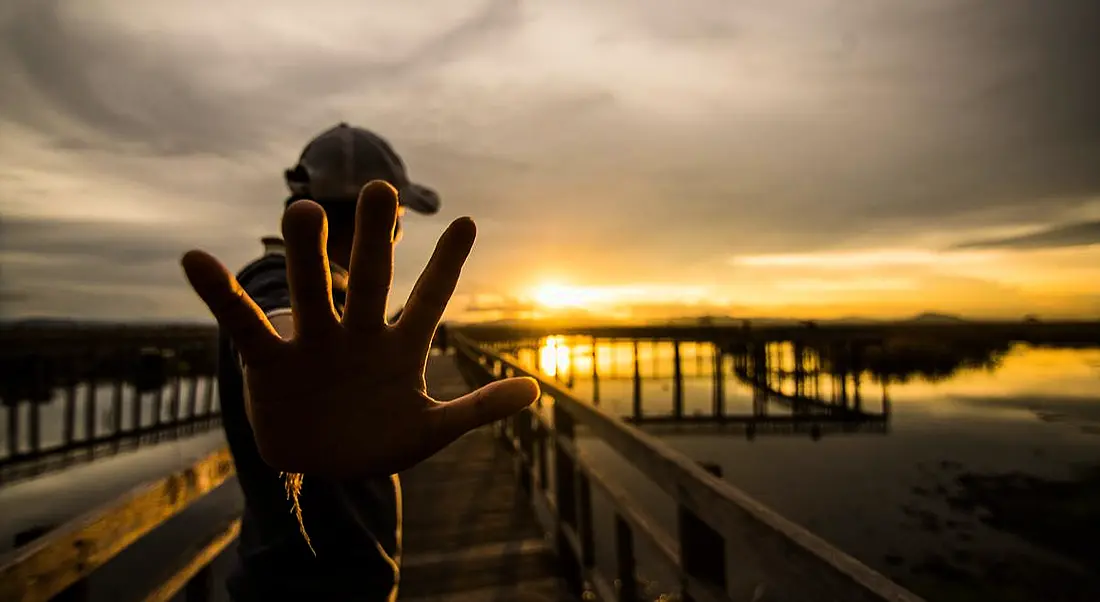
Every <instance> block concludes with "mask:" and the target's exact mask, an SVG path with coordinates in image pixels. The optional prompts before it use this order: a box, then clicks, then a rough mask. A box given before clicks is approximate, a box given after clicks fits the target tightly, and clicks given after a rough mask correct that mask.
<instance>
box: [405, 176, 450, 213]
mask: <svg viewBox="0 0 1100 602" xmlns="http://www.w3.org/2000/svg"><path fill="white" fill-rule="evenodd" d="M398 199H399V201H400V203H401V204H402V205H404V206H405V207H408V208H409V209H412V210H413V211H415V212H417V213H423V214H424V215H432V214H433V213H437V212H438V211H439V205H440V202H439V194H438V193H436V191H434V190H432V189H431V188H428V187H427V186H421V185H420V184H412V183H410V184H409V185H408V186H406V187H405V188H404V189H403V190H401V192H400V193H399V194H398Z"/></svg>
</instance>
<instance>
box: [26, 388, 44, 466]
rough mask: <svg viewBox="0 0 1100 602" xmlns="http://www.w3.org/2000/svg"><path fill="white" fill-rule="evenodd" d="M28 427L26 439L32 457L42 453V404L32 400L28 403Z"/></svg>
mask: <svg viewBox="0 0 1100 602" xmlns="http://www.w3.org/2000/svg"><path fill="white" fill-rule="evenodd" d="M30 403H31V407H30V408H28V409H30V425H29V428H28V431H29V432H28V433H27V435H28V438H29V443H30V448H31V449H30V453H31V454H32V457H34V456H37V455H38V454H39V453H41V451H42V403H41V402H39V401H37V400H34V399H32V400H31V401H30Z"/></svg>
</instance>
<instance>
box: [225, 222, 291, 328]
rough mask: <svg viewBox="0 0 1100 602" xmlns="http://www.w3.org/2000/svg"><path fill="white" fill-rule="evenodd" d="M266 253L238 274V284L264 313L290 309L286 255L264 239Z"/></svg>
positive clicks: (279, 248) (279, 247)
mask: <svg viewBox="0 0 1100 602" xmlns="http://www.w3.org/2000/svg"><path fill="white" fill-rule="evenodd" d="M263 242H264V253H263V255H261V256H260V257H258V258H256V259H254V260H252V261H251V262H249V263H248V265H246V266H245V267H243V268H241V270H240V271H239V272H237V282H239V283H240V285H241V288H243V289H244V291H245V292H246V293H248V295H249V296H250V297H252V300H253V301H255V302H256V304H257V305H259V306H260V309H262V310H264V312H271V311H273V310H276V309H282V308H286V307H290V289H289V285H288V284H287V276H286V255H285V253H283V252H282V249H281V246H276V245H273V244H271V242H270V240H269V239H266V238H265V239H264V240H263Z"/></svg>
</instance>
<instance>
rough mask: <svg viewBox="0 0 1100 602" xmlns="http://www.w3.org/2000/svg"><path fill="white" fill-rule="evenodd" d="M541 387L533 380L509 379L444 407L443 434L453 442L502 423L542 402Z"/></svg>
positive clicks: (482, 388)
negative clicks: (481, 428)
mask: <svg viewBox="0 0 1100 602" xmlns="http://www.w3.org/2000/svg"><path fill="white" fill-rule="evenodd" d="M539 394H540V391H539V383H538V381H537V380H535V379H533V378H530V377H521V378H506V379H503V380H498V381H495V382H492V383H489V384H488V385H485V386H484V387H481V388H480V389H478V390H476V391H474V392H472V393H468V394H466V395H463V396H462V397H459V398H458V399H455V400H454V401H449V402H446V403H444V404H443V405H442V406H441V407H440V409H441V410H444V411H443V412H441V416H442V419H443V424H442V425H441V428H440V431H441V432H442V433H444V436H445V437H446V438H447V439H448V440H450V441H453V440H454V439H457V438H459V437H461V436H462V435H464V434H466V433H467V432H469V431H472V430H474V429H476V428H478V427H479V426H484V425H486V424H489V423H492V422H496V421H497V420H503V419H505V418H507V417H509V416H511V415H512V414H515V413H516V412H519V411H520V410H522V409H523V408H526V407H527V406H529V405H531V404H532V403H534V401H535V400H536V399H538V398H539Z"/></svg>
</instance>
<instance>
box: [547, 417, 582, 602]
mask: <svg viewBox="0 0 1100 602" xmlns="http://www.w3.org/2000/svg"><path fill="white" fill-rule="evenodd" d="M553 414H554V433H555V442H554V484H555V486H556V491H555V492H554V501H555V504H554V505H555V507H556V508H557V512H558V516H557V523H558V524H557V534H556V535H557V536H556V538H555V540H556V541H555V545H556V548H557V553H558V558H560V559H561V560H562V562H563V564H564V566H563V567H562V572H563V575H564V576H565V579H566V582H567V584H568V585H569V588H570V589H571V591H572V592H573V593H574V594H575V595H577V596H580V595H581V594H582V590H583V589H584V578H583V573H582V571H581V562H582V559H581V558H578V557H577V555H576V553H575V552H574V550H573V546H572V545H570V541H569V536H568V535H567V533H568V531H572V532H574V533H578V534H579V530H578V529H577V495H576V478H575V476H574V472H575V470H576V468H575V466H574V462H573V458H572V457H571V456H570V455H569V453H568V452H566V451H565V450H564V449H563V447H562V445H560V443H559V442H561V441H565V442H567V443H575V442H576V439H575V437H574V427H573V417H572V416H570V415H569V413H568V412H567V411H565V410H564V409H562V407H561V405H560V403H559V401H558V400H555V401H554V410H553Z"/></svg>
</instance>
